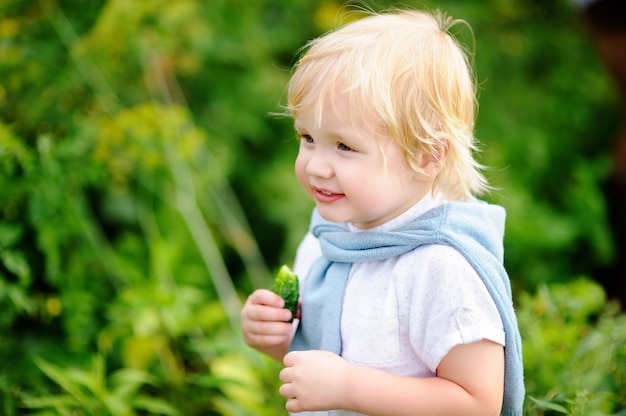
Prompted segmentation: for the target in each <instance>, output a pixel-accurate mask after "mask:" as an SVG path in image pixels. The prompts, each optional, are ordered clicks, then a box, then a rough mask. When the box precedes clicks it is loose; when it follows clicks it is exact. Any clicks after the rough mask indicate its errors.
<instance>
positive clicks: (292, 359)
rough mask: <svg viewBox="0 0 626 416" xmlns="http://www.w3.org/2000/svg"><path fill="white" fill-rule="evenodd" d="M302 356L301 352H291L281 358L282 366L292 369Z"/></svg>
mask: <svg viewBox="0 0 626 416" xmlns="http://www.w3.org/2000/svg"><path fill="white" fill-rule="evenodd" d="M301 354H302V351H291V352H289V353H287V354H285V356H284V357H283V364H284V365H285V367H293V366H294V365H295V364H296V361H297V360H298V357H299V356H300V355H301Z"/></svg>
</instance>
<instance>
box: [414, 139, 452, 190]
mask: <svg viewBox="0 0 626 416" xmlns="http://www.w3.org/2000/svg"><path fill="white" fill-rule="evenodd" d="M431 149H432V153H425V152H422V153H421V154H420V155H419V157H418V167H419V168H420V169H421V172H418V173H416V175H418V177H419V178H422V179H426V178H428V179H430V180H434V179H435V178H436V177H437V175H439V173H440V172H441V170H442V169H443V167H444V165H445V164H446V160H447V159H448V141H447V140H446V141H444V142H441V143H438V144H435V145H433V146H432V147H431Z"/></svg>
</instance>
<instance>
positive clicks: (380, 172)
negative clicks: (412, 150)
mask: <svg viewBox="0 0 626 416" xmlns="http://www.w3.org/2000/svg"><path fill="white" fill-rule="evenodd" d="M325 108H326V110H325V111H324V112H323V115H322V123H321V126H320V125H318V123H317V120H316V116H315V113H314V112H313V111H307V110H306V109H303V110H301V111H299V113H298V114H297V116H296V119H295V128H296V130H297V132H298V134H299V136H300V149H299V152H298V157H297V159H296V164H295V171H296V175H297V177H298V180H299V181H300V184H301V185H302V187H303V188H304V190H305V191H306V192H307V193H308V194H309V196H311V197H312V198H313V200H314V201H315V204H316V206H317V208H318V210H319V213H320V215H321V216H322V217H323V218H325V219H326V220H329V221H333V222H343V221H346V222H350V223H352V224H354V225H355V226H357V227H359V228H362V229H367V228H372V227H375V226H377V225H380V224H383V223H385V222H387V221H389V220H391V219H392V218H395V217H396V216H398V215H400V214H402V213H403V212H404V211H406V210H407V209H409V208H410V207H411V206H413V205H414V204H415V203H416V202H417V201H419V200H420V199H421V198H422V197H423V196H424V195H425V194H426V193H427V192H428V191H429V190H430V189H432V180H431V179H430V178H425V177H424V175H420V174H417V173H415V172H414V171H412V170H410V169H408V168H407V165H406V163H405V162H404V160H403V158H402V154H401V151H400V147H399V146H398V145H397V144H396V142H395V141H393V140H391V138H387V137H383V138H380V137H378V139H377V138H376V136H375V135H374V134H373V133H372V132H371V131H370V130H369V129H367V128H366V125H365V123H364V122H363V121H362V120H360V117H354V120H353V121H352V122H351V121H350V117H349V112H348V104H347V99H340V100H338V101H337V102H336V103H335V107H334V108H333V106H332V105H326V106H325ZM383 152H384V154H383ZM385 159H386V161H385Z"/></svg>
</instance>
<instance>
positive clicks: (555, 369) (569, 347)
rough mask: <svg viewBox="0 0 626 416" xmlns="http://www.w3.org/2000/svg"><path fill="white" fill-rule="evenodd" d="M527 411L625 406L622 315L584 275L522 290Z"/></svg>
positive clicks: (606, 411)
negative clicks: (532, 291)
mask: <svg viewBox="0 0 626 416" xmlns="http://www.w3.org/2000/svg"><path fill="white" fill-rule="evenodd" d="M518 319H519V325H520V329H521V331H522V337H523V347H524V367H525V376H526V388H527V390H528V391H527V393H528V397H529V398H528V400H527V403H526V410H527V414H529V415H530V414H533V415H534V414H544V412H545V414H567V415H576V416H587V415H613V414H617V413H618V411H620V410H623V409H625V408H626V400H625V398H626V315H623V314H621V315H618V314H617V305H615V304H612V303H607V302H606V300H605V294H604V292H603V290H602V288H601V287H600V286H598V285H597V284H596V283H593V282H591V281H590V280H587V279H576V280H573V281H572V282H570V283H567V284H554V285H552V286H550V287H548V286H545V285H542V286H541V287H540V288H539V290H538V291H537V293H536V294H535V295H534V296H530V295H529V294H523V295H522V296H521V299H520V307H519V308H518Z"/></svg>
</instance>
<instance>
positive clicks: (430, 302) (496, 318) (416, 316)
mask: <svg viewBox="0 0 626 416" xmlns="http://www.w3.org/2000/svg"><path fill="white" fill-rule="evenodd" d="M417 250H421V253H419V259H420V262H419V263H420V264H417V265H416V264H412V262H411V257H412V256H410V255H409V256H406V259H403V260H402V261H401V262H400V263H399V264H398V266H399V267H405V268H410V269H412V270H413V274H414V276H413V277H414V278H413V279H411V283H410V287H408V288H407V289H408V291H409V293H410V297H411V299H410V305H411V306H410V309H411V311H410V323H409V332H410V334H409V336H410V342H411V346H412V348H413V349H414V350H415V352H416V353H417V354H418V355H419V356H420V358H421V359H422V361H424V363H425V364H426V365H427V366H428V367H429V368H430V370H431V371H433V372H435V371H436V369H437V366H438V365H439V363H440V362H441V360H442V359H443V358H444V357H445V356H446V354H447V353H448V352H449V351H450V350H451V349H452V348H453V347H455V346H457V345H461V344H469V343H472V342H476V341H480V340H482V339H487V340H490V341H493V342H496V343H498V344H500V345H504V339H505V338H504V329H503V325H502V320H501V318H500V314H499V313H498V310H497V308H496V306H495V303H494V302H493V300H492V298H491V296H490V295H489V292H488V291H487V288H486V287H485V285H484V284H483V282H482V280H481V279H480V277H479V276H478V274H477V273H476V271H475V270H474V269H473V268H472V266H471V265H470V264H469V262H468V261H467V260H466V259H465V257H463V255H462V254H461V253H460V252H458V251H457V250H456V249H454V248H452V247H449V246H444V245H427V246H422V247H420V248H418V249H417ZM417 250H416V251H417ZM407 272H408V273H409V274H410V271H409V270H406V271H405V272H404V274H406V273H407ZM415 274H417V275H415Z"/></svg>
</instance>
